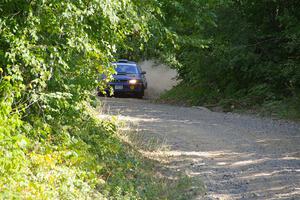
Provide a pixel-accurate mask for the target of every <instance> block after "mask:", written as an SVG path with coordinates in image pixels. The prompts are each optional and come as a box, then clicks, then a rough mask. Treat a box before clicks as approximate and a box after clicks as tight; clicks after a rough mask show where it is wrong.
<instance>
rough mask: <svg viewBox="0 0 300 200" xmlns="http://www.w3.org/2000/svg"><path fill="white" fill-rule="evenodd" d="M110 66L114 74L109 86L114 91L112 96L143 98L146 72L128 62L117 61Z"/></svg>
mask: <svg viewBox="0 0 300 200" xmlns="http://www.w3.org/2000/svg"><path fill="white" fill-rule="evenodd" d="M112 65H113V66H114V67H115V70H116V74H115V75H113V78H114V80H113V81H112V82H110V83H109V86H111V87H112V89H113V90H114V94H129V95H134V96H136V97H138V98H143V96H144V91H145V89H146V88H147V81H146V77H145V74H146V72H145V71H142V69H141V67H140V66H139V65H138V64H137V63H135V62H132V61H128V60H119V61H118V62H114V63H112Z"/></svg>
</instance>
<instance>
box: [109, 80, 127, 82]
mask: <svg viewBox="0 0 300 200" xmlns="http://www.w3.org/2000/svg"><path fill="white" fill-rule="evenodd" d="M112 82H113V83H127V82H128V80H113V81H112Z"/></svg>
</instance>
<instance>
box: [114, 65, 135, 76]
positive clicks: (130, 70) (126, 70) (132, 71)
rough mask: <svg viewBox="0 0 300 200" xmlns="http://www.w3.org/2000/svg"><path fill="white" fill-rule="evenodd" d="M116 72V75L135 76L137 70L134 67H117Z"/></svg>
mask: <svg viewBox="0 0 300 200" xmlns="http://www.w3.org/2000/svg"><path fill="white" fill-rule="evenodd" d="M116 71H117V73H118V74H137V73H138V69H137V67H136V66H135V65H117V66H116Z"/></svg>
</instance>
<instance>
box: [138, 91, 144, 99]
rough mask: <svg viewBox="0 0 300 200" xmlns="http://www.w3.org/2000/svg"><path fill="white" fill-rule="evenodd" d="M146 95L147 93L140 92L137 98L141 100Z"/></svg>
mask: <svg viewBox="0 0 300 200" xmlns="http://www.w3.org/2000/svg"><path fill="white" fill-rule="evenodd" d="M144 94H145V92H144V90H142V91H141V92H138V93H137V94H136V97H137V98H139V99H142V98H143V97H144Z"/></svg>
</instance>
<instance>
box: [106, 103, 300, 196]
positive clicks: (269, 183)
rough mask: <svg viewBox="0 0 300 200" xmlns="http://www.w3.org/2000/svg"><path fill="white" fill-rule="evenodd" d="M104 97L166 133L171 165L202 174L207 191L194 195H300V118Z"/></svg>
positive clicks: (115, 109) (142, 125)
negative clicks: (298, 120)
mask: <svg viewBox="0 0 300 200" xmlns="http://www.w3.org/2000/svg"><path fill="white" fill-rule="evenodd" d="M101 101H103V102H104V103H105V105H106V108H109V110H110V113H112V114H117V115H119V116H122V117H123V118H126V119H128V120H131V121H135V122H136V123H138V126H139V129H140V130H141V132H143V133H146V134H148V135H151V136H153V137H158V138H163V139H164V141H165V143H166V144H167V145H168V146H169V149H168V150H166V151H165V152H164V153H165V154H167V155H168V156H169V157H170V158H172V159H173V162H171V165H172V166H169V167H170V168H172V169H177V170H181V171H184V172H186V173H187V174H188V175H189V176H197V177H201V179H202V180H203V181H204V183H205V185H206V188H207V194H206V195H205V196H199V197H196V198H195V199H300V124H298V123H292V122H285V121H280V120H271V119H265V118H259V117H255V116H248V115H240V114H232V113H218V112H211V111H209V110H208V109H206V108H201V107H191V108H187V107H178V106H170V105H160V104H153V103H151V102H150V101H147V100H138V99H127V98H121V99H116V98H101ZM153 154H155V153H153ZM158 156H159V155H158Z"/></svg>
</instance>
